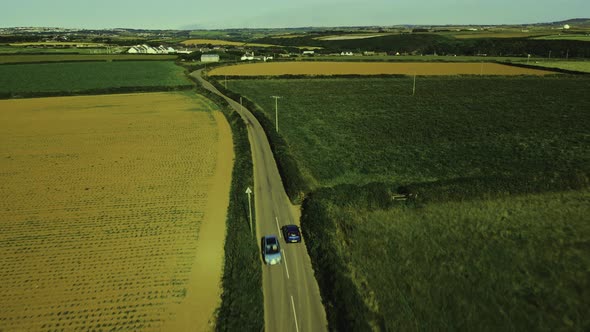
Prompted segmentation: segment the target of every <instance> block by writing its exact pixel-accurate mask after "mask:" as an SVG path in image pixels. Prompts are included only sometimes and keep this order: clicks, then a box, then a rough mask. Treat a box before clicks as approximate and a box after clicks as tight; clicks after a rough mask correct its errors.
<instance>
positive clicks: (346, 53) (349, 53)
mask: <svg viewBox="0 0 590 332" xmlns="http://www.w3.org/2000/svg"><path fill="white" fill-rule="evenodd" d="M340 55H347V56H351V55H354V54H352V52H340Z"/></svg>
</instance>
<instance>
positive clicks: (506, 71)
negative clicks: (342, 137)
mask: <svg viewBox="0 0 590 332" xmlns="http://www.w3.org/2000/svg"><path fill="white" fill-rule="evenodd" d="M382 74H402V75H414V74H416V75H422V76H425V75H549V74H555V72H551V71H544V70H536V69H528V68H519V67H512V66H506V65H501V64H497V63H432V62H398V63H393V62H265V63H253V64H244V65H236V66H228V67H218V68H215V69H213V70H211V71H210V72H209V75H210V76H214V75H232V76H273V75H382Z"/></svg>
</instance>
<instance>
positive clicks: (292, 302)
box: [291, 295, 299, 332]
mask: <svg viewBox="0 0 590 332" xmlns="http://www.w3.org/2000/svg"><path fill="white" fill-rule="evenodd" d="M291 305H292V306H293V316H295V329H296V330H297V332H299V324H297V313H296V312H295V302H294V301H293V295H291Z"/></svg>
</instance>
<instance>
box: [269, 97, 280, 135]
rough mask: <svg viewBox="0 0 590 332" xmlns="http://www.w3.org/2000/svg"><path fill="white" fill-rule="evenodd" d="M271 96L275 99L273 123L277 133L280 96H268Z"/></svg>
mask: <svg viewBox="0 0 590 332" xmlns="http://www.w3.org/2000/svg"><path fill="white" fill-rule="evenodd" d="M270 97H271V98H274V99H275V125H276V129H277V133H278V132H279V99H280V98H282V97H279V96H270Z"/></svg>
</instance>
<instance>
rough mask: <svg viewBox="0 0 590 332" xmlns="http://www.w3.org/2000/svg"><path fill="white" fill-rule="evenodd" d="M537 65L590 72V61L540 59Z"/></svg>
mask: <svg viewBox="0 0 590 332" xmlns="http://www.w3.org/2000/svg"><path fill="white" fill-rule="evenodd" d="M534 65H535V66H539V67H547V68H559V69H567V70H575V71H581V72H585V73H590V61H549V60H547V61H539V62H535V63H534Z"/></svg>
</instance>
